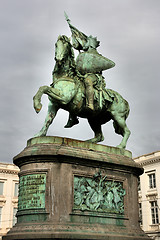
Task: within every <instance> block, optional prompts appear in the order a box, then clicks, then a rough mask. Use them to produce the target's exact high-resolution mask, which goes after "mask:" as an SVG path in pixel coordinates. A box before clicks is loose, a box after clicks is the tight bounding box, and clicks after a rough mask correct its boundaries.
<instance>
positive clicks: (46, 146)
mask: <svg viewBox="0 0 160 240" xmlns="http://www.w3.org/2000/svg"><path fill="white" fill-rule="evenodd" d="M14 163H15V164H16V165H17V166H19V167H20V185H19V186H20V189H19V204H18V213H17V217H18V222H17V224H16V225H15V226H14V227H13V228H12V229H11V230H10V231H9V233H8V234H7V236H5V237H3V240H11V239H12V240H16V239H41V240H42V239H107V240H116V239H117V240H128V239H130V240H131V239H132V240H138V239H143V240H146V239H149V238H148V237H147V236H146V235H145V234H144V232H143V231H142V230H141V228H140V226H139V223H138V192H137V177H138V176H139V175H140V174H142V173H143V169H142V168H141V167H140V166H139V165H137V164H136V163H135V162H134V161H133V160H132V155H131V152H129V151H127V150H121V149H118V148H115V147H108V146H104V145H100V144H91V143H87V142H83V141H78V140H73V139H67V138H60V137H38V138H32V139H30V140H28V142H27V147H26V148H25V149H24V150H23V151H22V152H21V153H20V154H18V155H17V156H16V157H15V158H14Z"/></svg>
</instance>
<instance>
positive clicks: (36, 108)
mask: <svg viewBox="0 0 160 240" xmlns="http://www.w3.org/2000/svg"><path fill="white" fill-rule="evenodd" d="M41 109H42V104H41V103H39V104H38V105H37V106H35V111H36V113H39V112H40V111H41Z"/></svg>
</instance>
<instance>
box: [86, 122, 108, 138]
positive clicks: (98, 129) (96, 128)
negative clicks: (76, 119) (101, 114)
mask: <svg viewBox="0 0 160 240" xmlns="http://www.w3.org/2000/svg"><path fill="white" fill-rule="evenodd" d="M88 122H89V125H90V127H91V128H92V130H93V131H94V134H95V137H94V138H91V139H89V140H87V141H86V142H91V143H97V142H102V141H103V140H104V136H103V133H102V129H101V124H98V120H97V121H93V120H92V119H88Z"/></svg>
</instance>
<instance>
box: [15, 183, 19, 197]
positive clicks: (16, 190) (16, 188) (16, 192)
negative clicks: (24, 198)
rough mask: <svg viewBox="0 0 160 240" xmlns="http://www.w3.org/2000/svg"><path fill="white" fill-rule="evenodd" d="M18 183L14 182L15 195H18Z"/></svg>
mask: <svg viewBox="0 0 160 240" xmlns="http://www.w3.org/2000/svg"><path fill="white" fill-rule="evenodd" d="M18 185H19V184H18V183H15V184H14V197H18Z"/></svg>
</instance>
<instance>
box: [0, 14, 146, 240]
mask: <svg viewBox="0 0 160 240" xmlns="http://www.w3.org/2000/svg"><path fill="white" fill-rule="evenodd" d="M65 16H66V20H67V22H68V24H69V27H70V29H71V32H72V44H71V42H70V40H69V38H68V37H67V36H64V35H62V36H59V37H58V40H57V42H56V45H55V60H56V64H55V67H54V70H53V74H52V75H53V82H52V84H51V86H50V87H49V86H42V87H40V88H39V90H38V92H37V93H36V95H35V96H34V108H35V110H36V112H37V113H38V112H39V111H40V110H41V107H42V104H41V97H42V95H43V94H47V95H48V97H49V105H48V113H47V116H46V119H45V122H44V125H43V127H42V129H41V130H40V131H39V132H38V133H37V134H36V135H35V136H34V137H33V138H32V139H30V140H28V141H27V147H26V148H25V149H24V150H23V151H22V152H21V153H19V154H18V155H17V156H16V157H14V163H15V164H16V165H17V166H18V167H19V168H20V174H19V178H20V181H19V197H18V212H17V223H16V225H15V226H14V227H13V228H12V229H11V230H10V231H9V232H8V234H7V235H6V236H4V237H3V240H11V239H12V240H18V239H21V240H22V239H40V240H42V239H107V240H129V239H130V240H138V239H143V240H147V239H149V238H148V237H147V235H146V234H145V233H144V232H143V231H142V230H141V228H140V226H139V222H138V192H137V179H138V176H139V175H141V174H142V173H143V169H142V168H141V167H140V166H139V165H137V164H136V163H135V162H134V161H133V160H132V154H131V152H130V151H128V150H125V148H126V144H127V140H128V138H129V136H130V130H129V129H128V127H127V125H126V119H127V117H128V114H129V104H128V102H127V101H126V100H125V99H124V98H123V97H122V96H121V95H120V94H119V93H117V92H115V91H113V90H111V89H106V88H105V81H104V77H103V75H102V72H103V71H104V70H107V69H109V68H112V67H114V65H115V64H114V62H113V61H111V60H109V59H108V58H106V57H104V56H102V55H101V54H99V53H98V51H97V47H98V46H99V41H98V40H97V38H95V37H92V36H87V35H85V34H84V33H82V32H80V31H79V30H78V29H77V28H75V27H74V26H73V25H72V24H71V22H70V20H69V18H68V16H67V15H66V14H65ZM73 48H74V49H76V50H78V51H79V55H78V57H77V59H76V61H75V59H74V50H73ZM59 108H63V109H65V110H67V111H68V112H69V119H68V122H67V124H66V126H65V127H67V128H70V127H72V126H74V125H76V124H78V123H79V121H78V117H82V118H87V119H88V122H89V125H90V127H91V128H92V130H93V132H94V137H93V138H92V139H89V140H87V141H80V140H74V139H68V138H62V137H53V136H46V134H47V130H48V128H49V126H50V124H51V123H52V122H53V119H54V117H55V116H56V113H57V111H58V109H59ZM111 119H112V120H113V126H114V128H115V132H116V133H117V134H120V135H122V141H121V143H120V144H119V145H118V146H117V147H110V146H104V145H101V144H96V143H97V142H101V141H103V139H104V136H103V133H102V130H101V125H102V124H104V123H106V122H108V121H110V120H111Z"/></svg>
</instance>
